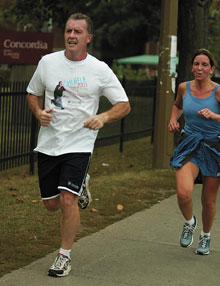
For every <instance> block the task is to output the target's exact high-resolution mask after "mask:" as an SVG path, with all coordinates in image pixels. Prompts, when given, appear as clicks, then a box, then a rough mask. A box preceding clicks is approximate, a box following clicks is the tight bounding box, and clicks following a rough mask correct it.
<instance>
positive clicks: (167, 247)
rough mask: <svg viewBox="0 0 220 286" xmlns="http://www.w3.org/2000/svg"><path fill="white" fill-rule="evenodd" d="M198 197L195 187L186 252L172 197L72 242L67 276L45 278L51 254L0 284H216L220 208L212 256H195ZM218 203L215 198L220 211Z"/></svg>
mask: <svg viewBox="0 0 220 286" xmlns="http://www.w3.org/2000/svg"><path fill="white" fill-rule="evenodd" d="M200 194H201V185H197V186H196V188H195V191H194V213H195V215H196V216H197V219H198V228H197V230H196V231H195V235H194V243H193V245H192V246H191V247H190V248H182V247H180V246H179V242H178V240H179V235H180V233H181V231H182V226H183V223H184V220H183V218H182V216H181V214H180V211H179V209H178V207H177V202H176V196H175V195H174V196H172V197H170V198H168V199H166V200H164V201H162V202H161V203H159V204H156V205H155V206H153V207H152V208H151V209H147V210H144V211H142V212H139V213H136V214H134V215H132V216H130V217H128V218H126V219H124V220H122V221H119V222H117V223H115V224H113V225H110V226H109V227H107V228H106V229H104V230H102V231H99V232H97V233H95V234H92V235H90V236H87V237H85V238H82V239H80V240H79V241H78V242H76V243H75V244H74V245H73V249H72V271H71V272H70V275H69V276H67V277H63V278H53V277H49V276H47V275H46V272H47V270H48V267H49V266H50V265H51V264H52V262H53V260H54V258H55V256H56V254H57V252H55V253H52V254H50V255H48V256H46V257H45V258H42V259H40V260H38V261H35V262H34V263H32V264H30V265H28V266H26V267H24V268H22V269H19V270H16V271H14V272H12V273H10V274H7V275H5V276H3V277H2V278H1V279H0V286H27V285H28V286H29V285H30V286H50V285H51V286H57V285H62V286H65V285H77V286H151V285H152V286H197V285H199V286H203V285H204V286H209V285H210V286H211V285H212V286H215V285H216V286H217V285H218V286H219V285H220V214H219V213H220V210H219V212H217V216H216V219H215V221H214V225H213V229H212V240H211V253H210V254H209V255H207V256H200V255H196V254H194V250H195V247H196V246H197V243H198V238H199V234H200V231H201V203H200ZM219 202H220V200H219V198H218V202H217V206H218V208H219V209H220V203H219ZM74 257H75V258H74Z"/></svg>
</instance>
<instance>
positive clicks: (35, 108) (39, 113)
mask: <svg viewBox="0 0 220 286" xmlns="http://www.w3.org/2000/svg"><path fill="white" fill-rule="evenodd" d="M27 101H28V106H29V108H30V110H31V111H32V112H33V114H34V115H35V117H36V118H37V119H38V120H39V122H40V124H41V125H42V126H48V125H49V124H50V121H51V119H52V118H53V114H52V111H53V109H44V110H43V109H42V107H43V100H42V98H41V97H40V96H36V95H33V94H30V93H28V95H27Z"/></svg>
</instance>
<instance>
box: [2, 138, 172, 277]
mask: <svg viewBox="0 0 220 286" xmlns="http://www.w3.org/2000/svg"><path fill="white" fill-rule="evenodd" d="M152 149H153V146H152V145H151V144H150V138H142V139H138V140H133V141H128V142H125V143H124V149H123V150H124V151H123V153H120V152H119V146H118V144H116V145H112V146H106V147H99V148H96V149H95V151H94V154H93V158H92V161H91V166H90V169H89V174H90V176H91V183H90V191H91V193H92V198H93V201H92V203H91V204H90V206H89V207H88V208H87V209H85V210H81V211H80V213H81V226H80V229H79V232H78V235H77V240H78V239H80V238H81V237H84V236H87V235H89V234H91V233H93V232H97V231H98V230H100V229H103V228H105V227H106V226H108V225H110V224H112V223H114V222H116V221H118V220H121V219H123V218H125V217H127V216H129V215H132V214H134V213H136V212H138V211H141V210H144V209H146V208H150V207H151V206H152V205H154V204H156V203H159V202H160V201H161V200H163V199H165V198H167V197H169V196H171V195H173V194H174V193H175V173H174V170H173V169H171V168H170V169H168V170H154V169H152V168H151V163H152ZM28 169H29V166H23V167H20V168H14V169H9V170H6V171H1V172H0V180H1V184H0V216H1V220H0V230H1V238H0V253H1V256H0V277H1V276H3V275H4V274H6V273H8V272H10V271H12V270H15V269H18V268H20V267H22V266H24V265H27V264H29V263H31V262H32V261H34V260H36V259H38V258H40V257H43V256H45V255H46V254H48V253H50V252H52V251H54V250H56V249H58V248H59V244H60V233H59V216H60V212H59V211H58V212H52V213H50V212H48V211H47V210H46V209H45V208H44V206H43V204H42V202H41V199H40V194H39V187H38V178H37V175H34V176H30V175H29V174H28ZM36 173H37V172H36Z"/></svg>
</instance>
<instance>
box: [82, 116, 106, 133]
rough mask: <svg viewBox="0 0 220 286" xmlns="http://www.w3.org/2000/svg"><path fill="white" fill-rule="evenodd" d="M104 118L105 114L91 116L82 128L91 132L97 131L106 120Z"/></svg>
mask: <svg viewBox="0 0 220 286" xmlns="http://www.w3.org/2000/svg"><path fill="white" fill-rule="evenodd" d="M106 116H107V115H106V114H105V113H100V114H97V115H93V116H91V117H89V118H88V119H87V120H86V121H85V122H84V127H85V128H89V129H92V130H99V129H100V128H102V127H103V126H104V124H105V122H106V120H107V118H106Z"/></svg>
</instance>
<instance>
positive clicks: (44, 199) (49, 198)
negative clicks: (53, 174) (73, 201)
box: [41, 194, 60, 201]
mask: <svg viewBox="0 0 220 286" xmlns="http://www.w3.org/2000/svg"><path fill="white" fill-rule="evenodd" d="M59 196H60V194H57V195H55V196H52V197H48V198H41V199H42V201H47V200H51V199H55V198H57V197H59Z"/></svg>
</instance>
